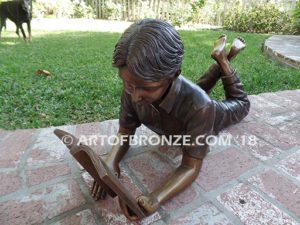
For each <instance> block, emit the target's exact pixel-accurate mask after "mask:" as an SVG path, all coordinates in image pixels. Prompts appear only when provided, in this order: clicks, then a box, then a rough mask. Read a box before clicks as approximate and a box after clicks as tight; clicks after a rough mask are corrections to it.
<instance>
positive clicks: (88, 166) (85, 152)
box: [54, 129, 145, 218]
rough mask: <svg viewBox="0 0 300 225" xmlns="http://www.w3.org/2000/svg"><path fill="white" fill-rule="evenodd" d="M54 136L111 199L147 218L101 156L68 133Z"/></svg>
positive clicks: (56, 130)
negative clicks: (117, 200)
mask: <svg viewBox="0 0 300 225" xmlns="http://www.w3.org/2000/svg"><path fill="white" fill-rule="evenodd" d="M54 134H55V135H56V136H57V137H58V138H59V139H60V140H61V141H62V142H63V143H64V144H65V145H66V146H67V147H68V149H70V153H71V154H72V156H73V157H74V158H75V159H76V160H77V161H78V162H79V163H80V165H81V166H82V167H83V168H84V169H85V170H86V171H87V172H88V173H89V174H90V175H91V176H92V177H93V178H94V179H95V181H97V182H98V184H100V185H101V186H102V187H103V188H104V189H105V190H106V191H107V193H108V194H109V195H110V196H111V197H116V196H118V197H119V198H120V200H122V201H123V202H124V203H125V204H126V205H127V206H128V208H129V209H131V211H132V213H134V214H135V215H136V216H137V217H139V218H143V217H145V213H144V211H143V210H142V209H141V208H140V206H139V205H138V203H137V200H136V199H135V198H134V197H133V196H132V194H131V193H130V192H129V191H128V190H127V189H126V188H125V187H124V185H123V184H122V183H121V182H120V180H119V179H118V178H117V177H116V176H115V175H114V174H113V172H112V171H110V170H109V168H108V167H107V165H106V164H105V162H104V161H103V160H102V159H101V158H100V156H97V155H96V153H95V152H94V151H93V150H92V149H91V148H90V147H89V146H86V145H82V144H80V143H79V140H78V138H76V137H75V136H73V135H72V134H70V133H68V132H66V131H63V130H59V129H55V130H54Z"/></svg>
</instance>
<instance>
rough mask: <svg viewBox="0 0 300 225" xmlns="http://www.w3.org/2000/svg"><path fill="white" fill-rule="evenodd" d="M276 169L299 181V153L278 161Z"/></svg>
mask: <svg viewBox="0 0 300 225" xmlns="http://www.w3.org/2000/svg"><path fill="white" fill-rule="evenodd" d="M276 167H278V168H279V169H281V170H282V171H284V172H286V173H287V174H289V175H290V176H292V177H294V178H295V179H296V180H298V181H300V152H299V151H298V152H296V153H294V154H292V155H290V156H288V157H287V158H285V159H284V160H282V161H280V163H279V164H278V165H277V166H276Z"/></svg>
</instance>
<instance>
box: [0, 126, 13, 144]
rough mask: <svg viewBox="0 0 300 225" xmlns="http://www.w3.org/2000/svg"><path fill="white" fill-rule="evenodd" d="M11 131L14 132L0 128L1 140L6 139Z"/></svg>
mask: <svg viewBox="0 0 300 225" xmlns="http://www.w3.org/2000/svg"><path fill="white" fill-rule="evenodd" d="M11 133H13V132H12V131H6V130H2V129H0V142H1V141H2V140H4V139H5V138H6V137H8V135H10V134H11Z"/></svg>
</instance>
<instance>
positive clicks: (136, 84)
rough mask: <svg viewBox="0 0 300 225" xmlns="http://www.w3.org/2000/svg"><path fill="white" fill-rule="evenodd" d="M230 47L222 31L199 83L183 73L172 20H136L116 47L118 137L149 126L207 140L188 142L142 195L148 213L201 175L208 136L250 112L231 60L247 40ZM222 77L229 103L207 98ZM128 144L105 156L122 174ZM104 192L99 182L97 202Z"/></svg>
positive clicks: (163, 132)
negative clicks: (165, 174)
mask: <svg viewBox="0 0 300 225" xmlns="http://www.w3.org/2000/svg"><path fill="white" fill-rule="evenodd" d="M225 45H226V36H224V35H223V36H221V37H220V38H219V39H218V40H217V41H216V43H215V46H214V49H213V51H212V54H211V56H212V58H213V59H214V60H215V61H216V63H215V64H213V65H212V66H211V67H210V68H209V70H208V71H207V72H206V73H205V74H204V75H203V76H202V77H201V78H200V79H199V80H198V82H197V83H196V84H193V83H191V82H190V81H188V80H187V79H186V78H184V77H183V76H182V75H181V64H182V59H183V55H184V47H183V43H182V40H181V38H180V36H179V34H178V33H177V31H176V30H175V29H174V28H173V27H172V26H171V25H170V24H168V23H167V22H164V21H161V20H157V19H144V20H141V21H139V22H137V23H134V24H132V25H131V26H130V27H129V28H128V29H127V30H126V31H125V32H124V33H123V35H122V36H121V38H120V39H119V41H118V43H117V44H116V46H115V50H114V54H113V66H114V67H116V68H118V69H119V76H120V78H121V79H122V81H123V84H124V90H123V94H122V97H121V112H120V118H119V125H120V126H119V131H118V135H119V136H122V135H133V134H134V133H135V130H136V128H137V127H139V126H140V125H141V124H144V125H145V126H147V127H148V128H149V129H151V130H152V131H154V132H156V133H158V134H160V135H190V137H191V138H192V140H195V139H196V138H197V137H199V136H201V137H202V141H203V145H190V146H183V147H182V152H183V158H182V162H181V165H180V166H179V167H178V168H177V169H176V170H175V171H174V173H173V174H172V175H171V176H170V177H168V178H167V179H166V180H165V182H164V183H163V184H162V185H161V186H159V187H157V188H156V189H155V190H154V191H153V192H152V193H150V194H148V195H146V194H143V195H141V196H139V197H138V199H137V201H138V204H139V206H140V207H141V208H142V209H143V210H144V211H145V212H146V215H150V214H152V213H154V212H155V211H156V210H157V209H158V208H159V207H160V205H161V204H163V203H164V202H166V201H167V200H169V199H170V198H172V197H173V196H175V195H177V194H178V193H179V192H181V191H183V190H184V189H185V188H186V187H188V186H189V185H191V184H192V182H193V181H194V180H195V179H196V178H197V176H198V174H199V172H200V169H201V166H202V161H203V159H204V157H205V155H206V154H207V152H208V145H207V143H206V142H205V137H207V136H209V135H212V134H218V132H219V131H220V130H222V129H223V128H225V127H227V126H229V125H232V124H235V123H238V122H239V121H241V120H242V119H243V118H244V117H245V116H246V115H247V114H248V112H249V107H250V102H249V100H248V98H247V94H246V93H245V91H244V89H243V85H242V83H241V82H240V79H239V76H238V74H237V72H236V71H235V70H234V69H233V68H232V66H231V64H230V62H229V61H230V60H231V59H233V58H234V57H235V56H236V55H237V54H238V52H239V51H241V50H242V49H243V48H244V47H245V42H244V40H243V39H241V38H237V39H235V41H234V43H233V45H232V48H231V50H230V52H229V54H227V53H226V49H225ZM219 79H221V80H222V83H223V87H224V91H225V96H226V99H225V100H224V101H215V100H212V99H210V98H209V96H208V94H209V93H210V91H211V90H212V88H213V87H214V85H215V84H216V82H217V81H218V80H219ZM128 148H129V143H128V142H125V143H123V145H120V144H119V145H114V146H113V147H112V149H111V151H110V153H109V155H108V157H107V158H106V160H105V162H106V164H107V165H108V167H109V168H110V170H112V171H113V172H114V173H115V174H116V175H117V176H119V174H120V169H119V163H120V161H121V160H122V158H123V157H124V155H125V154H126V152H127V150H128ZM105 195H106V191H105V190H104V189H103V187H101V185H99V184H98V183H97V182H96V181H95V182H94V184H93V187H92V196H93V197H94V198H95V199H96V200H97V199H99V198H102V199H104V198H105ZM120 205H121V208H122V210H123V212H124V214H125V215H126V216H127V217H128V218H130V219H132V220H135V219H137V217H135V216H134V215H132V213H131V212H129V211H130V209H129V208H128V207H127V206H126V205H125V204H124V203H123V202H120Z"/></svg>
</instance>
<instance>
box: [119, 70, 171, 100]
mask: <svg viewBox="0 0 300 225" xmlns="http://www.w3.org/2000/svg"><path fill="white" fill-rule="evenodd" d="M119 76H120V77H121V79H122V81H123V85H124V90H125V91H126V92H127V93H128V94H130V95H131V97H132V100H133V102H134V103H137V104H142V105H144V104H152V103H155V102H159V101H160V100H162V97H163V95H164V93H165V92H166V90H167V89H168V87H169V85H170V83H171V81H172V80H163V81H157V82H154V81H145V80H143V79H141V78H138V77H137V76H134V75H133V74H131V73H130V72H129V71H128V69H127V68H126V67H123V68H121V69H119Z"/></svg>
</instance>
